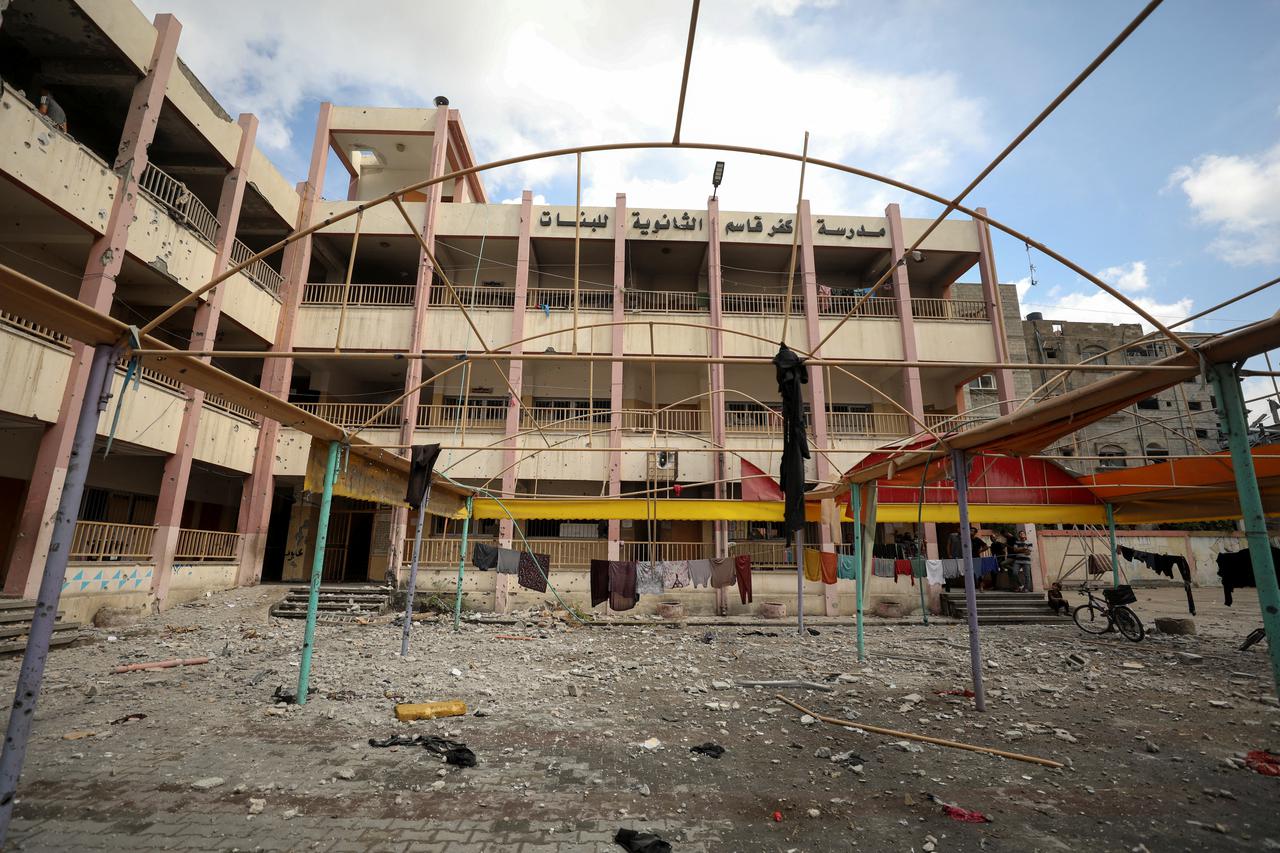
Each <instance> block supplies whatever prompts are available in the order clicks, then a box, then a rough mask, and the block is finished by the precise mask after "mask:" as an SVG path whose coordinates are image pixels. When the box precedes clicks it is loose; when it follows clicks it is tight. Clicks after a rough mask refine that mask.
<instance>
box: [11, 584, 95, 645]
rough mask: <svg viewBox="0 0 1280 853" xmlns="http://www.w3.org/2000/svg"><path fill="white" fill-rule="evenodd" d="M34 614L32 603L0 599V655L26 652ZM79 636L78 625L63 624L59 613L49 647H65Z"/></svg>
mask: <svg viewBox="0 0 1280 853" xmlns="http://www.w3.org/2000/svg"><path fill="white" fill-rule="evenodd" d="M35 612H36V603H35V602H34V601H27V600H25V599H21V598H6V597H0V654H13V653H15V652H22V651H26V648H27V634H29V633H30V631H31V617H32V616H34V615H35ZM79 636H80V624H79V623H78V622H63V621H62V613H61V612H59V613H58V618H57V621H56V622H55V623H54V626H53V636H52V637H51V638H50V639H49V646H50V647H51V648H52V647H55V646H65V645H67V644H69V643H73V642H75V641H76V639H77V638H78V637H79Z"/></svg>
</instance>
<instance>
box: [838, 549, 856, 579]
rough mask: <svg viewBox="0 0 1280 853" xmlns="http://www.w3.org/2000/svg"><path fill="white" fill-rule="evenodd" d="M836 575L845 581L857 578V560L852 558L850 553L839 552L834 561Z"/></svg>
mask: <svg viewBox="0 0 1280 853" xmlns="http://www.w3.org/2000/svg"><path fill="white" fill-rule="evenodd" d="M836 577H838V578H840V580H845V581H856V580H857V579H858V561H857V560H855V559H854V558H853V555H852V554H841V555H840V558H839V559H838V560H837V561H836Z"/></svg>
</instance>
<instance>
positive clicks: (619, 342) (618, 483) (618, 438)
mask: <svg viewBox="0 0 1280 853" xmlns="http://www.w3.org/2000/svg"><path fill="white" fill-rule="evenodd" d="M613 204H614V209H613V322H614V323H615V325H614V326H613V328H612V329H610V334H609V341H610V345H609V354H610V355H623V354H624V353H623V348H624V343H623V333H624V331H625V327H623V326H619V325H616V324H617V323H621V322H622V320H623V318H624V317H625V316H626V309H627V228H626V219H627V196H626V193H618V194H617V196H616V197H615V198H614V202H613ZM622 371H623V363H622V362H620V361H611V362H609V446H610V447H615V448H617V447H622V387H623V385H622ZM621 494H622V451H621V450H611V451H609V495H610V496H611V497H618V496H619V495H621ZM607 536H608V540H609V543H608V549H609V551H608V553H609V559H610V560H620V559H622V544H621V542H622V522H620V521H619V520H618V519H616V518H613V519H610V520H609V530H608V534H607Z"/></svg>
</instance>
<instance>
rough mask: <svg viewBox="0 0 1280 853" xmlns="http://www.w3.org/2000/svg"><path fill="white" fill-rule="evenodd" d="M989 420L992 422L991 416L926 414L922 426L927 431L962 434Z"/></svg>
mask: <svg viewBox="0 0 1280 853" xmlns="http://www.w3.org/2000/svg"><path fill="white" fill-rule="evenodd" d="M990 420H994V418H993V416H991V415H965V414H959V415H956V414H926V415H925V416H924V424H925V426H927V427H929V429H933V430H945V431H947V432H963V431H964V430H967V429H972V428H973V427H975V426H977V425H978V424H984V423H986V422H987V421H990Z"/></svg>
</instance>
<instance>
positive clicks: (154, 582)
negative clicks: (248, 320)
mask: <svg viewBox="0 0 1280 853" xmlns="http://www.w3.org/2000/svg"><path fill="white" fill-rule="evenodd" d="M238 124H239V125H240V145H239V147H238V148H237V149H236V159H235V163H234V164H233V165H232V167H231V170H230V171H229V172H227V176H226V177H225V178H224V179H223V181H222V192H221V194H220V195H219V196H218V223H219V230H218V239H217V242H216V243H215V245H214V257H213V267H212V268H211V269H210V270H209V277H210V278H213V277H214V276H216V275H218V274H219V273H221V272H222V271H223V270H225V269H226V268H227V267H228V266H229V265H230V262H231V247H232V245H233V244H234V243H235V237H236V228H237V226H238V225H239V223H240V204H241V202H242V201H243V200H244V188H245V186H247V185H248V183H249V163H250V161H251V159H252V158H253V143H254V139H255V138H256V136H257V132H258V119H257V118H255V117H254V116H252V115H250V114H249V113H244V114H242V115H241V116H240V119H239V121H238ZM222 293H223V287H222V286H221V285H219V286H218V287H215V288H214V289H213V290H211V291H209V293H208V295H207V296H206V298H205V300H204V301H202V302H201V303H200V306H199V307H198V308H197V309H196V318H195V322H194V323H192V326H191V344H190V347H191V349H194V350H202V349H206V348H207V349H213V346H214V339H215V338H216V337H217V334H218V320H219V318H220V317H221V315H222ZM208 360H209V359H207V358H206V359H205V361H208ZM183 390H184V391H185V393H186V394H187V408H186V411H184V412H183V413H182V426H181V427H179V429H178V446H177V448H176V449H175V450H174V452H173V454H172V455H171V456H170V457H169V458H168V459H166V460H165V463H164V473H163V474H162V475H161V479H160V496H159V498H158V499H157V500H156V528H157V529H156V532H155V536H154V538H153V539H152V544H151V559H153V560H155V564H156V568H155V572H154V574H153V575H152V577H151V591H152V593H153V594H154V595H155V599H156V605H157V606H158V607H159V608H160V609H162V610H163V609H164V608H165V606H166V602H165V599H166V598H167V597H168V595H169V581H170V579H171V577H172V574H173V556H174V549H175V548H177V546H178V532H179V529H180V528H181V527H182V510H183V506H184V505H185V504H186V500H187V483H188V481H189V480H190V477H191V458H192V456H193V455H194V453H195V446H196V435H197V433H198V432H199V430H200V411H201V409H202V408H203V406H204V392H203V391H201V390H200V389H199V388H192V387H190V386H188V387H186V388H184V389H183Z"/></svg>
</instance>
